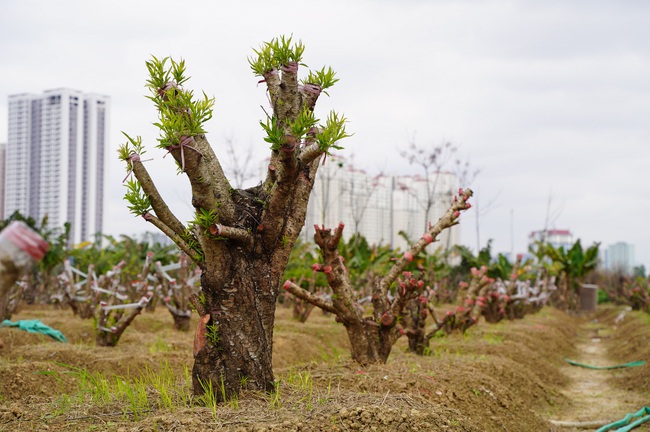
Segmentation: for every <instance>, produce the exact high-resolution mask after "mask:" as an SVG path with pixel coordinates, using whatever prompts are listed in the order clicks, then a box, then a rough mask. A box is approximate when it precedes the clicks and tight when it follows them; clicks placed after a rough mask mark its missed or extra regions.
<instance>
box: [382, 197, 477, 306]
mask: <svg viewBox="0 0 650 432" xmlns="http://www.w3.org/2000/svg"><path fill="white" fill-rule="evenodd" d="M473 194H474V193H473V192H472V191H471V189H465V190H463V189H460V190H459V194H458V196H456V197H454V201H453V202H452V204H451V206H450V207H449V208H448V209H447V211H446V212H445V214H444V215H442V217H441V218H440V219H438V222H436V223H435V225H433V226H431V227H430V228H429V230H428V231H427V232H426V233H424V235H423V236H422V237H421V238H420V239H419V240H418V241H417V242H415V243H414V244H413V246H411V248H410V249H409V250H408V251H406V252H404V255H402V256H401V257H400V258H399V259H398V260H397V261H396V262H395V264H394V265H393V267H392V268H391V269H390V270H389V271H388V273H386V276H384V277H383V278H382V279H381V281H380V282H379V290H380V291H381V292H382V293H386V292H388V288H389V287H390V285H391V284H392V283H393V282H395V279H397V277H398V276H399V275H400V273H402V272H403V271H404V269H405V268H406V266H407V265H408V264H409V263H410V262H411V261H413V257H415V256H417V255H418V254H419V253H420V252H422V251H423V250H424V248H425V247H426V246H427V245H429V244H430V243H432V242H434V241H436V240H437V239H438V236H439V235H440V233H441V232H442V231H443V230H445V229H447V228H451V227H452V226H454V225H457V224H458V217H459V216H460V212H461V211H463V210H467V209H469V208H470V207H471V205H470V203H469V202H468V200H469V198H470V197H471V196H472V195H473Z"/></svg>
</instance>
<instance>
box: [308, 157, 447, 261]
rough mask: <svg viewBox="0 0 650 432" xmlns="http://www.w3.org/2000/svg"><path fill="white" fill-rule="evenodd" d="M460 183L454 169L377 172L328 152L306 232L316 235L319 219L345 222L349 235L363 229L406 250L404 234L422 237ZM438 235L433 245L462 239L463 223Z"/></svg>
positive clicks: (375, 238)
mask: <svg viewBox="0 0 650 432" xmlns="http://www.w3.org/2000/svg"><path fill="white" fill-rule="evenodd" d="M457 185H458V180H457V177H456V176H455V175H454V174H452V173H448V172H441V173H435V174H433V175H431V177H430V178H429V179H425V178H422V177H418V176H388V175H376V176H371V175H369V174H367V173H366V172H365V171H362V170H358V169H355V168H354V167H353V166H352V165H350V164H348V163H347V162H346V161H345V160H344V159H342V158H340V157H338V158H336V157H331V156H328V158H327V161H326V163H325V164H324V165H323V166H321V167H320V169H319V170H318V174H317V175H316V182H315V184H314V189H313V190H312V195H311V198H310V200H309V206H308V207H307V216H306V220H305V226H306V229H303V232H302V236H303V238H304V239H305V240H311V239H312V238H313V235H314V230H313V226H314V225H315V224H317V225H325V226H326V227H328V228H336V226H338V224H339V222H343V223H344V224H345V227H346V228H345V230H344V231H343V233H344V238H345V239H348V238H349V237H350V236H351V235H352V234H354V233H357V232H358V233H360V234H362V235H363V236H364V237H365V238H366V239H367V240H368V242H369V243H371V244H384V245H390V246H392V247H396V248H397V247H399V248H401V249H402V250H403V249H405V248H406V247H407V245H408V243H407V241H406V239H405V238H404V237H406V238H408V239H410V240H412V241H416V240H418V239H419V238H420V237H421V236H422V234H424V233H425V231H426V229H427V226H428V224H429V222H431V223H435V222H436V221H437V220H438V219H439V218H440V217H441V216H442V215H443V214H444V212H445V211H446V210H447V208H448V207H449V205H450V204H451V200H452V199H453V196H454V193H455V191H457V189H458V186H457ZM427 210H428V211H427ZM400 232H401V233H402V234H403V235H400ZM438 240H439V241H438V242H436V243H434V244H433V245H432V246H430V248H435V247H438V246H443V247H445V248H446V247H449V246H451V245H455V244H458V243H459V242H460V230H459V226H458V225H456V226H454V227H452V228H451V229H449V230H445V231H443V233H442V234H441V236H440V238H439V239H438Z"/></svg>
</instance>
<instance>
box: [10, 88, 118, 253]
mask: <svg viewBox="0 0 650 432" xmlns="http://www.w3.org/2000/svg"><path fill="white" fill-rule="evenodd" d="M109 104H110V100H109V98H108V97H107V96H101V95H96V94H87V93H82V92H80V91H77V90H71V89H55V90H48V91H46V92H44V93H43V94H41V95H34V94H16V95H11V96H9V124H8V130H9V137H8V138H9V139H8V142H7V155H6V172H5V197H4V204H5V207H4V213H3V214H4V217H5V218H6V217H7V216H9V215H11V214H12V213H13V212H14V211H16V210H18V211H20V212H21V213H22V214H23V215H25V216H31V217H33V218H35V219H37V220H40V219H41V218H43V217H44V216H47V217H48V224H49V225H50V226H52V227H60V226H62V225H63V224H64V223H66V222H69V223H70V224H71V241H72V242H74V243H78V242H81V241H84V240H89V239H92V236H94V235H95V234H98V233H101V232H102V230H103V224H104V195H105V194H104V188H105V183H106V182H105V176H106V173H107V169H106V163H107V160H108V154H107V152H108V149H109V142H108V121H109Z"/></svg>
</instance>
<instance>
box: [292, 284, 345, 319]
mask: <svg viewBox="0 0 650 432" xmlns="http://www.w3.org/2000/svg"><path fill="white" fill-rule="evenodd" d="M282 288H284V289H285V290H287V291H288V292H290V293H291V294H293V295H294V296H296V297H298V298H299V299H301V300H304V301H306V302H308V303H311V304H313V305H314V306H316V307H319V308H321V309H322V310H324V311H326V312H330V313H333V314H336V313H337V310H336V308H335V307H334V305H333V304H332V302H331V301H329V300H327V299H325V298H323V297H321V296H318V295H316V294H313V293H310V292H309V291H307V290H306V289H304V288H302V287H301V286H300V285H296V284H295V283H293V282H291V281H289V280H288V281H286V282H285V283H284V285H283V286H282Z"/></svg>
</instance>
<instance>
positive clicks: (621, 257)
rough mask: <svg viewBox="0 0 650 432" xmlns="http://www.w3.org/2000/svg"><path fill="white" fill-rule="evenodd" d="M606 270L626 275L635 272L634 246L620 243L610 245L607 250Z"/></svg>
mask: <svg viewBox="0 0 650 432" xmlns="http://www.w3.org/2000/svg"><path fill="white" fill-rule="evenodd" d="M604 261H605V268H606V269H607V270H611V271H621V272H623V273H625V274H626V275H632V274H633V272H634V265H635V264H634V245H631V244H628V243H625V242H618V243H615V244H613V245H609V246H608V247H607V249H606V250H605V259H604Z"/></svg>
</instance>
